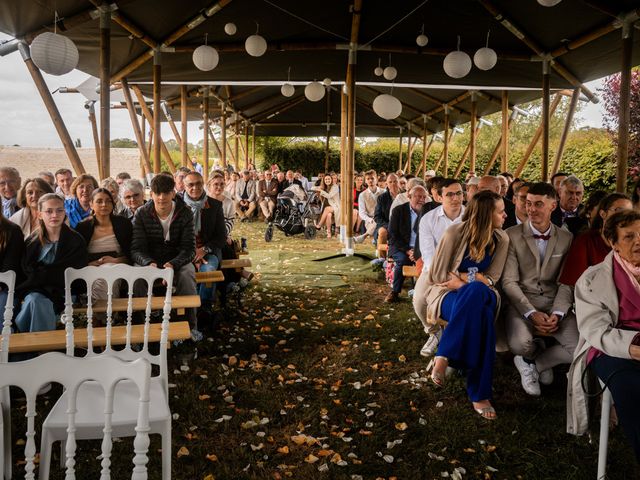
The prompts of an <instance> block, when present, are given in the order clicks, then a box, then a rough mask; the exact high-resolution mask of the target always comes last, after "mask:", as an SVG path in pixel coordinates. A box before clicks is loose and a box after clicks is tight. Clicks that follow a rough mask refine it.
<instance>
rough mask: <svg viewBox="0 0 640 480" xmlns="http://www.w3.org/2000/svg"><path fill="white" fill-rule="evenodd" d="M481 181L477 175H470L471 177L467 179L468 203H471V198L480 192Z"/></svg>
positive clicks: (466, 198) (466, 197)
mask: <svg viewBox="0 0 640 480" xmlns="http://www.w3.org/2000/svg"><path fill="white" fill-rule="evenodd" d="M479 182H480V179H479V178H478V177H476V176H473V177H469V179H468V180H467V184H466V187H467V188H466V191H465V200H466V201H467V203H469V202H470V201H471V199H472V198H473V196H474V195H475V194H476V193H478V183H479Z"/></svg>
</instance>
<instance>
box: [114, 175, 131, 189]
mask: <svg viewBox="0 0 640 480" xmlns="http://www.w3.org/2000/svg"><path fill="white" fill-rule="evenodd" d="M130 178H131V175H129V172H120V173H119V174H117V175H116V183H117V184H118V187H122V184H123V183H124V181H125V180H129V179H130Z"/></svg>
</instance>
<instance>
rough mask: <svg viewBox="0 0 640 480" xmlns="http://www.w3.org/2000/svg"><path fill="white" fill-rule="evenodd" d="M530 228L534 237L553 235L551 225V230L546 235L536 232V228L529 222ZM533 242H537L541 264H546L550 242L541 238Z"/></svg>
mask: <svg viewBox="0 0 640 480" xmlns="http://www.w3.org/2000/svg"><path fill="white" fill-rule="evenodd" d="M529 227H531V231H532V232H533V234H534V235H551V225H549V228H548V229H547V231H546V232H544V233H540V232H539V231H538V230H536V229H535V227H534V226H533V225H531V222H529ZM533 240H534V242H536V246H537V247H538V253H540V263H542V262H544V256H545V254H546V253H547V244H548V243H549V240H543V239H541V238H534V239H533Z"/></svg>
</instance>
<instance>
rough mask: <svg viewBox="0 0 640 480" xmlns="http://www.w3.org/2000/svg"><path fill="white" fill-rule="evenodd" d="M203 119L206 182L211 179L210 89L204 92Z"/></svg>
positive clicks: (203, 157) (203, 153)
mask: <svg viewBox="0 0 640 480" xmlns="http://www.w3.org/2000/svg"><path fill="white" fill-rule="evenodd" d="M202 120H203V121H204V128H203V131H204V137H203V142H202V165H203V166H204V171H203V173H204V175H203V177H204V183H205V185H206V184H207V181H209V89H208V88H207V89H206V91H205V94H204V99H203V106H202Z"/></svg>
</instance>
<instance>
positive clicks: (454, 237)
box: [414, 222, 509, 324]
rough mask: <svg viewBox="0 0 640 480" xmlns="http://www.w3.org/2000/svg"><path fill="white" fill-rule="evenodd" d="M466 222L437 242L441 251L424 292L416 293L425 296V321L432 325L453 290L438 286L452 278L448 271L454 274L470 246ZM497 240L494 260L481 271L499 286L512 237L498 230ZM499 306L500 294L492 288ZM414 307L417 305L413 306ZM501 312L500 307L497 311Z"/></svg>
mask: <svg viewBox="0 0 640 480" xmlns="http://www.w3.org/2000/svg"><path fill="white" fill-rule="evenodd" d="M465 224H466V222H462V223H457V224H454V225H451V226H450V227H449V228H448V229H447V230H446V232H445V233H444V235H443V236H442V239H441V240H440V242H439V243H438V248H437V249H436V253H435V255H434V257H433V262H432V264H431V268H430V269H429V271H428V272H426V275H427V278H426V279H425V281H424V282H421V283H423V284H424V285H425V289H424V292H416V295H423V298H424V299H425V304H426V321H427V322H428V323H430V324H436V323H437V322H438V321H440V320H441V317H440V305H441V303H442V299H443V298H444V296H445V295H446V294H447V293H449V292H450V291H451V290H450V289H448V288H446V287H441V286H439V285H438V284H439V283H443V282H446V281H447V280H448V279H449V272H455V271H456V270H457V269H458V267H459V266H460V263H462V260H463V258H464V254H465V251H466V249H467V247H468V243H469V236H468V234H464V235H463V227H464V226H465ZM493 235H494V239H495V240H496V248H495V250H494V252H493V259H492V260H491V264H490V265H489V268H488V269H487V270H486V271H484V272H482V273H484V274H485V275H487V276H489V277H491V279H492V280H493V281H494V282H495V283H497V282H498V281H499V280H500V277H501V275H502V269H503V268H504V262H505V260H506V258H507V250H508V246H509V237H507V234H506V233H504V231H502V230H500V229H496V230H494V231H493ZM493 291H494V292H495V294H496V297H497V299H498V306H499V305H500V295H499V293H498V291H497V290H496V289H495V288H493ZM414 305H415V303H414ZM498 310H499V308H498ZM498 310H496V311H498Z"/></svg>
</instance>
